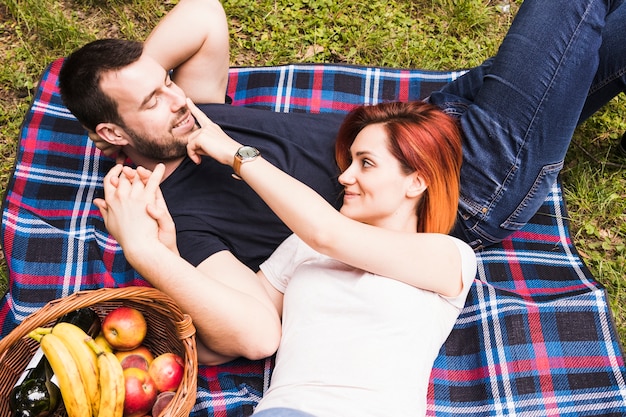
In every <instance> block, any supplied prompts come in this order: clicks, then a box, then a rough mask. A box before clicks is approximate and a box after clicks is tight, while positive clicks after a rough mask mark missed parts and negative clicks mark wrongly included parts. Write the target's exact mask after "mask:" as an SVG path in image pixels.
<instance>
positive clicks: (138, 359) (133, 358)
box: [120, 353, 150, 372]
mask: <svg viewBox="0 0 626 417" xmlns="http://www.w3.org/2000/svg"><path fill="white" fill-rule="evenodd" d="M120 365H122V369H127V368H139V369H143V370H144V371H146V372H147V371H148V366H150V364H149V363H148V361H147V360H146V358H145V357H143V356H142V355H138V354H136V353H134V354H132V355H126V356H124V357H123V358H122V360H121V361H120Z"/></svg>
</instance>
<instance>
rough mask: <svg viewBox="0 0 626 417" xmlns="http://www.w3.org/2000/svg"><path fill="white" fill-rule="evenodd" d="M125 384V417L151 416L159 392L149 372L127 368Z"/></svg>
mask: <svg viewBox="0 0 626 417" xmlns="http://www.w3.org/2000/svg"><path fill="white" fill-rule="evenodd" d="M124 384H125V388H126V398H125V400H124V417H142V416H145V415H146V414H149V413H150V410H151V409H152V406H153V405H154V402H155V401H156V398H157V395H158V391H157V387H156V385H155V383H154V381H153V380H152V378H150V375H149V374H148V372H147V371H144V370H143V369H139V368H126V369H124Z"/></svg>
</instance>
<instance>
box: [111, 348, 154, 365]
mask: <svg viewBox="0 0 626 417" xmlns="http://www.w3.org/2000/svg"><path fill="white" fill-rule="evenodd" d="M130 355H139V356H142V357H144V358H145V359H146V361H147V362H148V365H150V362H152V361H153V360H154V355H153V354H152V352H151V351H150V349H148V348H147V347H146V346H144V345H140V346H138V347H136V348H135V349H131V350H120V351H117V352H115V356H116V357H117V360H119V361H120V363H121V362H122V361H123V360H124V359H125V358H126V357H127V356H130Z"/></svg>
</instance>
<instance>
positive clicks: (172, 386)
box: [148, 352, 185, 392]
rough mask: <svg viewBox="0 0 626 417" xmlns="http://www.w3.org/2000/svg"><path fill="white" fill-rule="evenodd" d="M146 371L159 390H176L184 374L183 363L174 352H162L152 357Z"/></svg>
mask: <svg viewBox="0 0 626 417" xmlns="http://www.w3.org/2000/svg"><path fill="white" fill-rule="evenodd" d="M148 373H149V374H150V377H151V378H152V380H153V381H154V383H155V384H156V386H157V389H158V390H159V392H164V391H176V390H177V389H178V386H179V385H180V381H182V380H183V375H184V374H185V363H184V362H183V358H181V357H180V356H178V355H177V354H175V353H171V352H167V353H163V354H161V355H159V356H157V357H156V358H154V360H153V361H152V363H151V364H150V367H149V368H148Z"/></svg>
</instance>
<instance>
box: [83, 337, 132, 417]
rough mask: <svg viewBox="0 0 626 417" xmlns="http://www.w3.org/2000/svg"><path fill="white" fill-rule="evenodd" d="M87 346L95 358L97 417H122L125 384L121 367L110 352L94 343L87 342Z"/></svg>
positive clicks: (91, 341)
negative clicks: (96, 366) (96, 369)
mask: <svg viewBox="0 0 626 417" xmlns="http://www.w3.org/2000/svg"><path fill="white" fill-rule="evenodd" d="M87 344H88V345H89V347H90V348H91V349H93V351H94V352H95V353H96V356H97V363H98V372H99V384H100V403H99V405H98V410H99V411H98V414H94V415H97V416H98V417H122V415H123V412H124V398H125V396H126V393H125V384H124V371H123V370H122V365H120V363H119V361H118V360H117V358H116V357H115V355H114V354H113V353H112V352H108V351H106V350H104V349H102V347H101V346H100V345H99V344H97V343H96V342H95V340H94V339H89V340H87Z"/></svg>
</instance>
